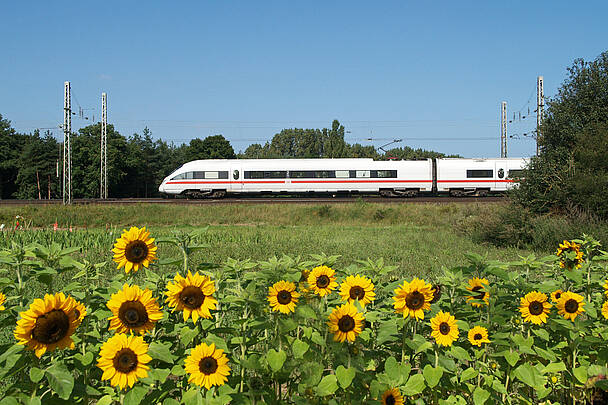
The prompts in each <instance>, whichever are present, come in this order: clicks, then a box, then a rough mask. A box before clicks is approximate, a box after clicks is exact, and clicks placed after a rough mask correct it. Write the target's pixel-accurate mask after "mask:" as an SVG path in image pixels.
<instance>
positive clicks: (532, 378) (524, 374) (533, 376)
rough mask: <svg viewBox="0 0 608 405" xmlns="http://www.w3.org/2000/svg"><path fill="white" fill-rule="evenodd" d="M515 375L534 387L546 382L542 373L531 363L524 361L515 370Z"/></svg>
mask: <svg viewBox="0 0 608 405" xmlns="http://www.w3.org/2000/svg"><path fill="white" fill-rule="evenodd" d="M513 373H514V374H515V377H517V379H518V380H520V381H521V382H523V383H524V384H526V385H529V386H530V387H532V388H536V387H540V386H542V385H543V384H544V378H543V376H542V374H541V373H540V372H539V371H538V370H537V369H536V368H534V367H533V366H532V365H531V364H529V363H524V364H522V365H520V366H519V367H517V368H516V369H515V370H513Z"/></svg>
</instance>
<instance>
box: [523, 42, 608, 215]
mask: <svg viewBox="0 0 608 405" xmlns="http://www.w3.org/2000/svg"><path fill="white" fill-rule="evenodd" d="M607 137H608V52H604V53H602V54H601V55H600V56H598V57H597V58H596V59H595V60H594V61H591V62H586V61H584V60H582V59H577V60H575V61H574V63H573V65H572V67H570V68H569V69H568V77H567V79H566V80H565V81H564V83H563V84H562V86H561V87H560V89H559V91H558V94H557V96H555V97H554V98H552V99H550V100H549V101H548V102H547V111H546V114H545V118H544V120H543V122H542V125H541V135H540V136H539V144H540V154H539V156H538V157H535V158H533V159H532V161H531V164H530V166H529V168H528V170H527V171H526V173H525V174H524V177H525V179H524V180H523V181H522V182H521V184H520V187H519V188H518V189H517V190H515V191H514V193H513V195H514V197H515V199H516V201H518V202H519V203H520V204H522V205H523V206H525V207H529V208H530V209H532V210H533V211H535V212H547V211H549V210H554V211H555V210H557V211H563V212H568V211H571V209H572V208H576V209H579V210H584V211H587V212H589V213H591V214H594V215H597V216H598V217H601V218H608V187H607V186H608V167H607V166H606V162H605V159H606V158H605V157H606V155H607V154H608V140H607V139H606V138H607Z"/></svg>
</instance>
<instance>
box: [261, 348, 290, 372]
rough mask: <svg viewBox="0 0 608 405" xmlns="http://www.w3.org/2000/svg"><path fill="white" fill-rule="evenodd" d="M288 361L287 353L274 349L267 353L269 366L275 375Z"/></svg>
mask: <svg viewBox="0 0 608 405" xmlns="http://www.w3.org/2000/svg"><path fill="white" fill-rule="evenodd" d="M286 359H287V353H286V352H284V351H282V350H281V351H280V352H277V351H276V350H274V349H270V350H268V353H266V360H267V361H268V365H269V366H270V368H271V369H272V371H274V372H275V373H276V372H277V371H279V370H280V369H281V368H282V367H283V363H285V360H286Z"/></svg>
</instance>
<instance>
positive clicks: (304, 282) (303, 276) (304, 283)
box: [298, 269, 313, 295]
mask: <svg viewBox="0 0 608 405" xmlns="http://www.w3.org/2000/svg"><path fill="white" fill-rule="evenodd" d="M309 275H310V270H306V269H304V270H302V272H301V273H300V281H298V289H299V290H300V292H301V293H302V294H303V295H308V293H309V292H312V290H313V289H312V288H311V287H310V286H309V285H308V276H309Z"/></svg>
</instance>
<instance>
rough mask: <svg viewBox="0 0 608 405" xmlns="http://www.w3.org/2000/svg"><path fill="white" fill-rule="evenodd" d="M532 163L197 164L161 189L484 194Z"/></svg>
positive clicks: (195, 193)
mask: <svg viewBox="0 0 608 405" xmlns="http://www.w3.org/2000/svg"><path fill="white" fill-rule="evenodd" d="M526 164H527V161H526V159H521V158H504V159H426V160H388V161H379V160H373V159H236V160H228V159H226V160H195V161H192V162H188V163H185V164H184V165H183V166H181V167H180V168H179V169H177V170H175V171H174V172H173V173H171V174H170V175H169V176H167V177H166V178H165V179H164V180H163V182H162V184H161V185H160V187H159V188H158V190H159V191H160V192H161V193H164V194H167V195H183V196H186V197H189V198H201V197H223V196H225V195H226V194H256V193H257V194H273V193H275V194H277V193H294V194H296V193H332V194H336V193H365V194H368V193H379V194H381V195H383V196H415V195H417V194H420V193H429V194H432V193H436V194H446V193H448V194H451V195H454V196H461V195H478V196H483V195H487V194H489V193H500V192H504V191H506V190H508V189H509V188H511V187H513V185H514V183H515V182H516V181H517V178H518V177H520V176H521V173H522V170H523V169H524V168H525V166H526Z"/></svg>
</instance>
